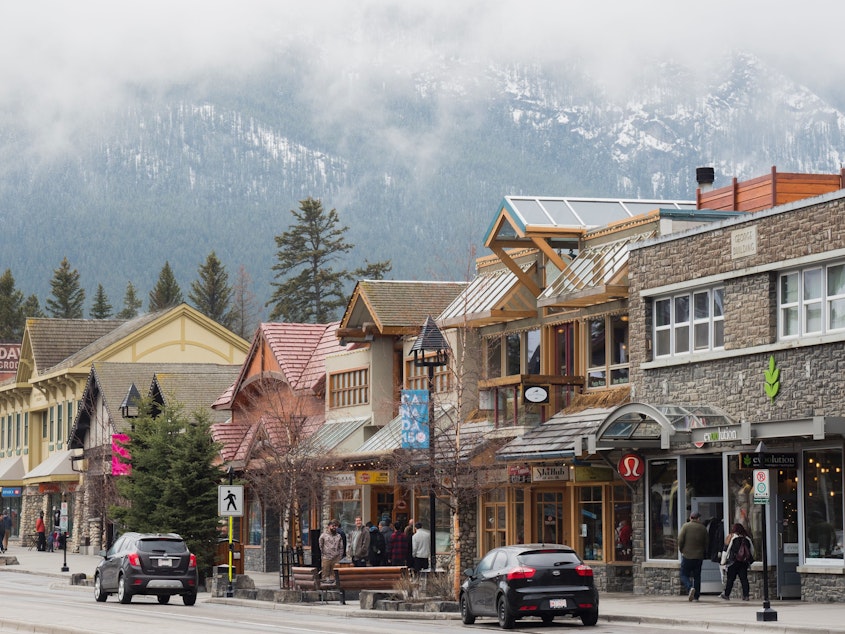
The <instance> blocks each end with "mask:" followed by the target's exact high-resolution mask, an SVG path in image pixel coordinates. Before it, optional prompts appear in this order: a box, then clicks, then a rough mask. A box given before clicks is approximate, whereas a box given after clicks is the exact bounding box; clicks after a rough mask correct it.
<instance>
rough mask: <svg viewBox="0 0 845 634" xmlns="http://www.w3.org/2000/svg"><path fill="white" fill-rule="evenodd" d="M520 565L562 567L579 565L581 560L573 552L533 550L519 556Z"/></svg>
mask: <svg viewBox="0 0 845 634" xmlns="http://www.w3.org/2000/svg"><path fill="white" fill-rule="evenodd" d="M518 558H519V563H521V564H523V565H525V566H550V567H551V566H560V565H562V564H578V563H581V560H580V559H578V555H576V554H575V551H572V550H532V551H529V552H527V553H522V554H521V555H519V557H518Z"/></svg>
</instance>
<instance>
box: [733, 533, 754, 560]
mask: <svg viewBox="0 0 845 634" xmlns="http://www.w3.org/2000/svg"><path fill="white" fill-rule="evenodd" d="M740 539H741V540H742V541H740V542H739V548H737V549H736V557H735V559H736V561H738V562H740V563H746V562H747V563H749V564H750V563H751V562H752V561H753V559H754V557H753V556H752V555H751V546H750V545H749V544H748V538H747V537H741V538H740Z"/></svg>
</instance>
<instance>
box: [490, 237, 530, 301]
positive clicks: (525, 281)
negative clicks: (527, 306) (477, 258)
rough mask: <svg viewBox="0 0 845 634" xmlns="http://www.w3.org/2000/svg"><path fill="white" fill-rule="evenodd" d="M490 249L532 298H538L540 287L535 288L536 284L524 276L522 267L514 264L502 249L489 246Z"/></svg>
mask: <svg viewBox="0 0 845 634" xmlns="http://www.w3.org/2000/svg"><path fill="white" fill-rule="evenodd" d="M490 248H491V249H492V251H493V253H495V254H496V255H498V256H499V259H500V260H501V261H502V262H504V264H505V266H507V267H508V268H509V269H510V270H511V272H512V273H513V274H514V275H516V277H517V278H518V279H519V281H520V282H522V285H523V286H524V287H525V288H527V289H528V291H529V292H530V293H531V294H532V295H534V297H539V296H540V292H541V290H540V287H539V286H537V283H536V282H535V281H534V280H533V279H531V278H530V277H529V276H528V275H526V274H525V271H523V270H522V267H521V266H519V265H518V264H517V263H516V262H514V261H513V259H512V258H511V257H510V256H509V255H508V254H507V252H506V251H505V250H504V249H502V248H499V247H495V246H491V247H490Z"/></svg>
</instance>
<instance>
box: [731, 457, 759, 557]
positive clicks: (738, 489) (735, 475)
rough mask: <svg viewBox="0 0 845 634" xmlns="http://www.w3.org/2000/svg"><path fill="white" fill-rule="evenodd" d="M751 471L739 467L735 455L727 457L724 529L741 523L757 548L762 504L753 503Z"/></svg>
mask: <svg viewBox="0 0 845 634" xmlns="http://www.w3.org/2000/svg"><path fill="white" fill-rule="evenodd" d="M753 473H754V472H753V471H752V470H751V469H740V465H739V460H738V459H736V458H735V457H733V458H729V459H728V517H727V518H726V519H727V521H726V522H725V526H724V529H725V533H728V532H730V530H731V528H732V527H733V525H734V524H742V526H743V527H744V528H745V530H746V531H748V534H749V535H751V539H752V541H753V542H754V547H755V548H757V549H758V550H759V545H760V543H761V542H762V539H763V511H764V506H763V505H762V504H754V491H753V489H752V488H751V477H752V475H753ZM758 558H759V556H758Z"/></svg>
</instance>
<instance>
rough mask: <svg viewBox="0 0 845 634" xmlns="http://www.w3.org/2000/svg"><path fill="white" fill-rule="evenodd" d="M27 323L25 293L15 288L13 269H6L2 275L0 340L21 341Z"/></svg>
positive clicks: (0, 286) (0, 284) (0, 283)
mask: <svg viewBox="0 0 845 634" xmlns="http://www.w3.org/2000/svg"><path fill="white" fill-rule="evenodd" d="M25 325H26V317H25V315H24V312H23V293H22V292H21V291H19V290H18V289H17V288H15V278H14V276H13V275H12V269H6V272H5V273H3V275H2V276H0V341H3V342H9V343H20V341H21V339H22V338H23V330H24V327H25Z"/></svg>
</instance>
